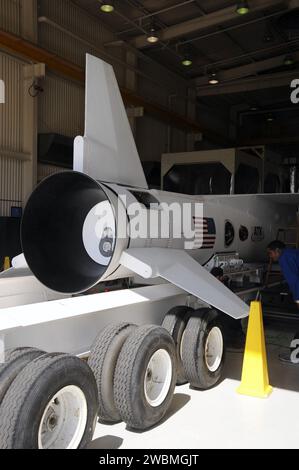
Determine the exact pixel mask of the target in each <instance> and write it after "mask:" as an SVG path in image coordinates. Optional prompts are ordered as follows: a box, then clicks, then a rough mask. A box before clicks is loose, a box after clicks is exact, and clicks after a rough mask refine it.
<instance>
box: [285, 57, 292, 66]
mask: <svg viewBox="0 0 299 470" xmlns="http://www.w3.org/2000/svg"><path fill="white" fill-rule="evenodd" d="M294 64H295V61H294V59H293V57H292V56H291V55H287V56H286V57H285V59H284V65H286V66H290V65H294Z"/></svg>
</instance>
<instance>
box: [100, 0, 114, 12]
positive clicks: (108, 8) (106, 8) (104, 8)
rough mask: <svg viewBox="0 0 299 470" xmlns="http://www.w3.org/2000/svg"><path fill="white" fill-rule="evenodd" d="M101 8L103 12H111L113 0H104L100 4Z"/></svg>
mask: <svg viewBox="0 0 299 470" xmlns="http://www.w3.org/2000/svg"><path fill="white" fill-rule="evenodd" d="M101 10H102V12H104V13H112V12H113V11H114V5H113V1H112V0H110V1H104V2H103V3H102V5H101Z"/></svg>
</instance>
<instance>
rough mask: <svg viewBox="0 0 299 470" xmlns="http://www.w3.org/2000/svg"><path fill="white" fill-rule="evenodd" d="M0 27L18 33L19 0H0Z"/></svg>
mask: <svg viewBox="0 0 299 470" xmlns="http://www.w3.org/2000/svg"><path fill="white" fill-rule="evenodd" d="M0 28H1V29H4V31H9V32H11V33H14V34H20V0H0Z"/></svg>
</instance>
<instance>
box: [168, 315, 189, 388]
mask: <svg viewBox="0 0 299 470" xmlns="http://www.w3.org/2000/svg"><path fill="white" fill-rule="evenodd" d="M193 312H194V309H193V308H191V307H186V306H178V307H174V308H173V309H171V310H170V311H169V312H168V313H167V315H166V316H165V318H164V321H163V323H162V327H163V328H165V330H167V331H168V333H170V335H171V336H172V338H173V340H174V344H175V346H176V357H177V377H178V378H177V385H185V384H186V383H188V380H187V379H186V376H185V371H184V366H183V362H182V358H181V341H182V337H183V334H184V331H185V328H186V326H187V323H188V321H189V318H190V316H191V315H192V313H193Z"/></svg>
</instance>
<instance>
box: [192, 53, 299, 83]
mask: <svg viewBox="0 0 299 470" xmlns="http://www.w3.org/2000/svg"><path fill="white" fill-rule="evenodd" d="M286 55H287V54H282V55H279V56H277V57H272V58H270V59H265V60H260V61H258V62H254V63H251V64H248V65H242V66H240V67H234V68H232V69H229V70H223V71H221V72H218V74H217V76H218V78H219V80H220V82H228V81H233V80H238V79H239V78H245V77H250V76H254V75H256V73H258V72H264V71H265V70H271V69H275V68H276V67H281V66H283V65H284V60H285V58H286ZM290 55H291V57H292V59H293V60H294V61H297V62H298V61H299V52H294V53H291V54H290ZM207 83H208V77H207V76H205V77H200V78H197V79H196V80H195V84H196V86H205V85H207Z"/></svg>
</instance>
